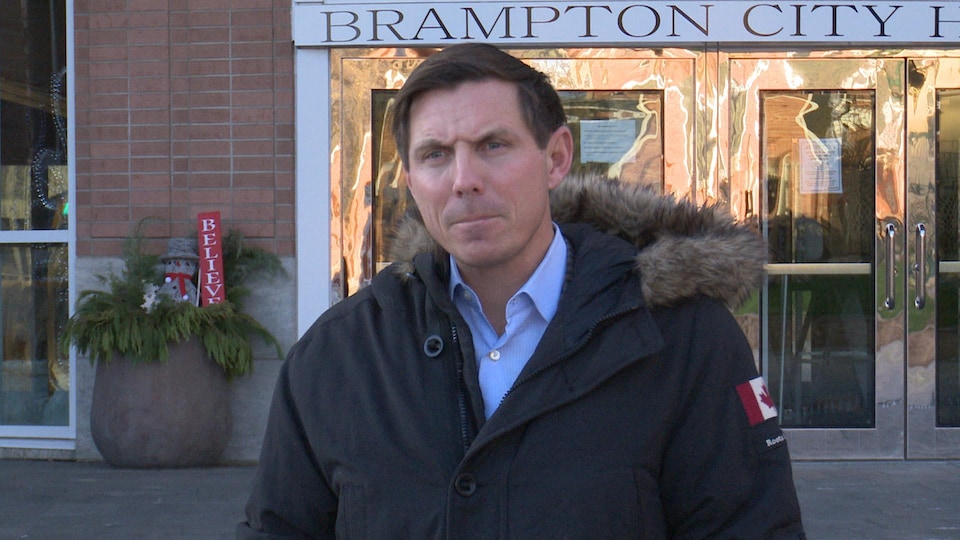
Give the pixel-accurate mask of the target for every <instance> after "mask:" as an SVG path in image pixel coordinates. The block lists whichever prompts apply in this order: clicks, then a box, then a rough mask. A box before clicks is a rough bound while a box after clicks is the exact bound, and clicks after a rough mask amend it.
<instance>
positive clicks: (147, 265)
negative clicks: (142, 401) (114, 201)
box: [59, 222, 285, 377]
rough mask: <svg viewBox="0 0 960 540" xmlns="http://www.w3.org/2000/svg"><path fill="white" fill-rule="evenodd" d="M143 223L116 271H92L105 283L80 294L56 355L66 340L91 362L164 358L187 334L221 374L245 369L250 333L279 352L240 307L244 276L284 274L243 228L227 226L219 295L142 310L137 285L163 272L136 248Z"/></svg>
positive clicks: (165, 300) (156, 260) (158, 279)
mask: <svg viewBox="0 0 960 540" xmlns="http://www.w3.org/2000/svg"><path fill="white" fill-rule="evenodd" d="M143 225H144V222H141V223H140V224H138V226H137V228H136V229H135V231H134V234H133V235H131V236H130V237H129V238H128V239H127V241H126V242H125V245H124V253H123V259H124V269H123V270H122V272H121V273H120V274H109V275H106V276H99V277H100V279H101V281H103V282H104V284H105V285H106V290H88V291H83V292H82V293H80V295H79V298H78V299H77V305H76V311H75V313H74V314H73V316H71V317H70V319H69V320H68V321H67V323H66V325H65V327H64V329H63V333H62V335H61V337H60V343H59V347H60V352H61V353H62V354H64V355H66V354H68V353H69V349H70V345H71V344H73V345H75V346H76V348H77V351H78V352H80V353H83V354H87V353H89V356H90V360H91V362H109V361H111V360H113V358H114V355H115V354H119V355H123V356H125V357H127V358H128V359H130V360H132V361H135V362H156V361H159V362H163V361H165V360H166V359H167V358H168V350H167V345H168V344H169V343H176V342H180V341H184V340H187V339H190V338H191V337H194V336H195V337H197V338H198V339H199V340H200V341H201V343H202V344H203V346H204V348H205V349H206V351H207V353H208V354H209V355H210V357H211V358H212V359H213V360H214V361H215V362H216V363H217V364H218V365H220V367H221V368H223V370H224V372H225V373H226V374H227V376H228V377H234V376H238V375H245V374H247V373H249V372H250V371H251V370H252V369H253V350H252V348H251V339H252V336H254V335H256V336H259V337H260V338H261V339H263V341H264V342H265V343H267V344H268V345H273V346H274V347H275V348H276V352H277V356H278V357H282V356H283V351H282V348H281V347H280V343H279V342H278V341H277V339H276V338H275V337H274V336H273V335H272V334H271V333H270V332H269V331H268V330H267V329H266V328H265V327H264V326H263V325H261V324H260V323H259V322H257V320H256V319H254V318H253V317H251V316H250V315H247V314H246V313H244V312H242V311H241V309H240V306H241V303H242V301H243V300H244V299H245V298H246V297H247V296H248V295H249V294H250V290H249V288H247V287H246V286H245V285H244V282H245V281H246V280H247V279H248V278H250V277H252V276H254V275H256V274H266V275H270V276H277V275H282V274H284V273H285V272H284V270H283V267H282V266H281V264H280V260H279V258H277V256H276V255H274V254H272V253H270V252H267V251H266V250H262V249H260V248H256V247H252V246H246V245H244V238H243V235H242V234H241V233H239V231H235V230H231V231H230V232H229V233H228V234H227V235H226V236H224V238H223V265H224V286H225V287H226V289H227V300H226V301H225V302H223V303H221V304H214V305H210V306H206V307H202V308H201V307H197V306H195V305H193V304H192V303H188V302H177V301H174V300H173V299H172V298H169V297H167V296H164V295H158V297H157V302H156V303H155V304H154V305H153V307H152V308H151V309H150V310H149V311H148V310H147V309H144V308H143V307H142V304H143V303H144V289H145V287H146V286H147V285H148V284H160V283H162V282H163V272H162V270H161V265H160V257H159V256H157V255H151V254H146V253H143V251H142V248H143V242H144V239H143V235H142V228H143Z"/></svg>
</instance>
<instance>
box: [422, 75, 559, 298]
mask: <svg viewBox="0 0 960 540" xmlns="http://www.w3.org/2000/svg"><path fill="white" fill-rule="evenodd" d="M409 125H410V159H409V164H408V169H407V174H408V185H409V187H410V191H411V193H412V194H413V197H414V199H415V200H416V202H417V206H418V207H419V209H420V213H421V215H422V216H423V221H424V224H425V225H426V227H427V230H428V231H429V233H430V235H431V236H433V238H434V239H435V240H437V242H439V243H440V245H441V246H443V248H444V249H446V250H447V251H448V252H449V253H450V254H451V255H453V257H454V259H455V260H456V261H457V265H458V266H459V267H460V270H461V272H463V275H464V277H465V279H467V280H468V282H469V281H470V277H471V276H479V275H481V274H478V273H477V272H484V271H493V273H492V274H490V275H496V276H501V277H509V278H514V279H522V280H525V279H526V278H527V277H529V275H530V274H532V272H533V270H534V269H535V268H536V266H537V265H538V264H539V263H540V260H541V259H542V258H543V255H544V254H545V253H546V250H547V248H548V247H549V245H550V242H551V240H552V239H553V229H552V226H551V222H550V208H549V192H550V190H551V189H553V188H554V187H556V186H557V185H559V184H560V182H561V181H562V180H563V177H564V176H565V175H566V173H567V171H568V170H569V169H570V160H571V158H572V148H573V143H572V137H571V135H570V130H569V129H568V128H567V127H566V126H564V127H561V128H559V129H558V130H557V131H556V132H554V134H553V135H552V136H551V137H550V141H549V142H548V143H547V147H546V148H545V149H540V148H538V147H537V144H536V141H535V140H534V137H533V134H532V133H531V132H530V129H529V128H528V127H527V125H526V124H525V123H524V121H523V117H522V115H521V112H520V103H519V97H518V95H517V89H516V87H515V86H514V85H513V84H511V83H508V82H504V81H500V80H496V79H489V80H484V81H480V82H466V83H463V84H460V85H459V86H456V87H455V88H453V89H438V90H431V91H428V92H425V93H423V94H422V95H420V96H419V97H417V99H416V100H415V101H414V102H413V104H412V106H411V108H410V123H409ZM503 272H506V274H504V273H503Z"/></svg>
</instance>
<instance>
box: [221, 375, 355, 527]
mask: <svg viewBox="0 0 960 540" xmlns="http://www.w3.org/2000/svg"><path fill="white" fill-rule="evenodd" d="M290 371H291V368H290V362H289V361H287V362H285V363H284V365H283V367H282V368H281V371H280V375H279V378H278V380H277V386H276V389H275V390H274V394H273V402H272V404H271V406H270V414H269V417H268V420H267V430H266V434H265V435H264V439H263V446H262V448H261V452H260V461H259V466H258V468H257V472H256V475H255V478H254V484H253V489H252V491H251V494H250V497H249V499H248V501H247V506H246V518H247V521H246V522H243V523H240V524H239V525H238V526H237V530H236V537H237V538H244V539H246V538H249V539H252V538H334V533H335V528H336V515H337V497H336V495H335V494H334V492H333V491H332V490H331V488H330V486H329V485H328V483H327V481H326V479H325V478H324V476H323V474H322V473H321V470H320V467H319V466H318V464H317V461H316V459H315V456H314V453H313V450H312V448H311V444H310V442H309V439H308V437H307V434H306V432H305V430H304V426H303V423H302V421H301V417H300V414H299V412H298V405H300V404H298V403H297V401H296V399H295V397H294V392H293V390H292V384H291V381H292V380H293V381H295V380H297V377H296V376H291V373H290Z"/></svg>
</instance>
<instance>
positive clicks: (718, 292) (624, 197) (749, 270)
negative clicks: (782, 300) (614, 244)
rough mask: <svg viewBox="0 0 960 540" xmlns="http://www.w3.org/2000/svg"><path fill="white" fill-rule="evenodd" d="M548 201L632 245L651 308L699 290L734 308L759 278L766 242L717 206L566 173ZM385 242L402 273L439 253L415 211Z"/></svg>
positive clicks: (559, 214) (561, 214) (562, 217)
mask: <svg viewBox="0 0 960 540" xmlns="http://www.w3.org/2000/svg"><path fill="white" fill-rule="evenodd" d="M550 206H551V212H552V217H553V219H554V221H556V222H558V223H575V222H580V223H588V224H590V225H592V226H593V227H595V228H596V229H598V230H600V231H603V232H606V233H608V234H613V235H616V236H619V237H620V238H623V239H624V240H627V241H628V242H630V243H632V244H633V245H635V246H637V248H638V253H637V257H636V268H637V271H638V272H639V273H640V275H641V276H643V295H644V300H645V301H646V302H647V303H648V304H649V305H654V306H665V305H671V304H675V303H677V302H679V301H680V300H683V299H684V298H690V297H692V296H694V295H697V294H705V295H707V296H710V297H713V298H717V299H719V300H721V301H723V302H725V303H726V304H727V305H728V306H730V307H737V306H739V305H740V304H741V303H742V302H743V301H744V300H746V299H747V297H748V296H749V295H750V293H751V292H752V290H753V289H755V288H756V287H758V286H759V285H760V284H761V282H762V279H763V276H764V263H765V262H766V258H767V249H766V245H765V244H764V242H763V240H762V239H761V238H760V237H759V236H758V235H757V234H756V233H755V232H754V231H753V230H751V229H750V228H749V227H748V226H747V225H746V224H743V223H738V222H736V221H735V220H734V219H733V217H732V216H731V215H730V214H729V212H727V211H726V210H725V209H724V208H723V207H721V206H720V205H710V206H697V205H695V204H694V203H692V202H690V201H687V200H677V199H675V198H674V197H672V196H669V195H659V194H656V193H655V192H653V191H652V190H650V189H649V188H645V187H643V186H640V185H636V184H627V183H622V182H620V181H619V180H615V179H606V178H602V177H599V176H585V175H571V176H570V177H568V178H566V179H565V180H564V181H563V182H562V183H561V184H560V186H559V187H557V188H556V189H555V190H554V191H553V193H552V194H551V198H550ZM390 244H391V250H390V251H391V253H390V256H391V258H392V260H395V261H399V262H400V264H399V265H398V267H397V270H398V271H399V272H401V273H410V272H412V271H413V264H412V261H413V257H414V255H416V254H418V253H424V252H434V253H435V254H438V255H443V254H444V252H443V251H442V250H441V249H440V247H439V246H438V245H437V243H436V242H434V240H433V239H432V238H431V237H430V235H429V234H427V232H426V229H425V228H424V227H423V224H422V222H421V221H420V219H419V216H415V217H410V218H407V219H405V220H404V222H403V223H401V225H400V226H399V227H398V229H397V231H396V235H395V237H394V239H393V241H392V242H391V243H390Z"/></svg>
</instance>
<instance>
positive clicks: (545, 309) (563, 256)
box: [448, 224, 567, 322]
mask: <svg viewBox="0 0 960 540" xmlns="http://www.w3.org/2000/svg"><path fill="white" fill-rule="evenodd" d="M553 231H554V232H553V241H552V242H551V243H550V247H549V248H547V253H546V254H545V255H544V256H543V260H541V261H540V264H539V265H538V266H537V268H536V269H535V270H534V271H533V274H532V275H531V276H530V278H529V279H527V281H526V283H524V284H523V286H522V287H520V289H519V290H518V291H517V292H516V294H514V295H513V298H516V297H518V296H520V295H527V296H528V297H529V298H530V300H532V301H533V305H534V306H535V307H536V308H537V311H538V312H539V313H540V316H541V317H543V319H544V320H545V321H548V322H549V321H550V320H552V319H553V316H554V315H555V314H556V313H557V305H558V304H559V303H560V292H561V291H562V290H563V280H564V278H565V277H566V272H567V242H566V241H565V240H564V239H563V235H562V234H561V233H560V227H557V225H556V224H554V225H553ZM460 287H463V288H465V289H467V290H469V291H470V292H471V293H472V292H473V289H471V288H470V286H469V285H467V284H466V283H465V282H464V281H463V277H462V276H461V275H460V269H459V268H457V263H456V261H454V259H453V256H452V255H450V285H449V289H448V290H449V294H450V298H455V296H454V295H455V294H456V293H457V289H458V288H460ZM474 297H475V298H476V295H475V294H474Z"/></svg>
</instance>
